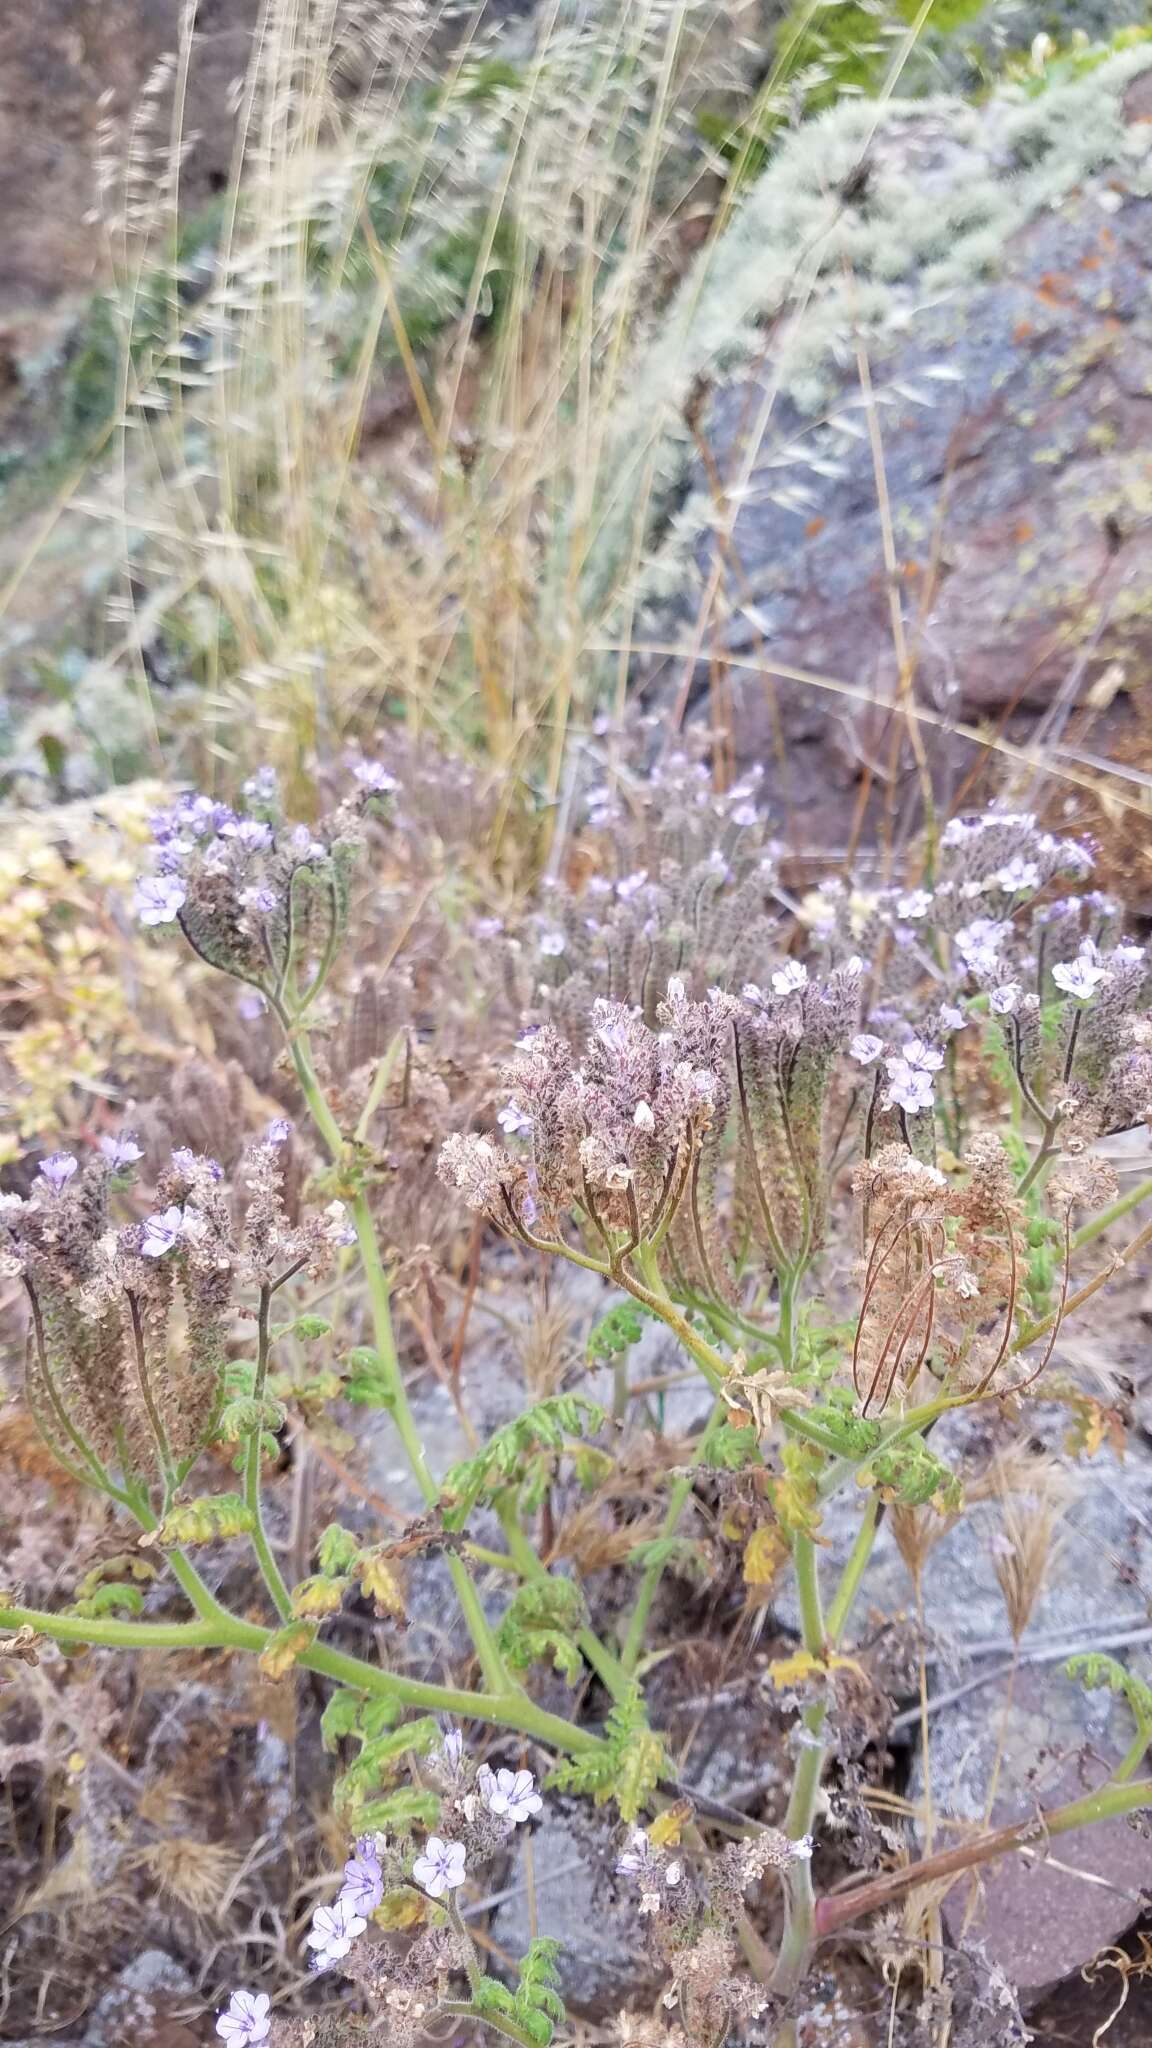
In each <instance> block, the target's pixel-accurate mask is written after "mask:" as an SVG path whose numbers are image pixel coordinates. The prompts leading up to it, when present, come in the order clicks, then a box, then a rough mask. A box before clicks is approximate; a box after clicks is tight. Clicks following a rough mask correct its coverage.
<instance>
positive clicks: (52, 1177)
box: [40, 1152, 79, 1195]
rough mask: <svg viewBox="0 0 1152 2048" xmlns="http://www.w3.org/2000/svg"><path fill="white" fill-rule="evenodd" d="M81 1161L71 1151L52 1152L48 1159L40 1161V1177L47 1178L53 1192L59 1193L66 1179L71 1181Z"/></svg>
mask: <svg viewBox="0 0 1152 2048" xmlns="http://www.w3.org/2000/svg"><path fill="white" fill-rule="evenodd" d="M78 1164H79V1161H78V1160H77V1159H76V1158H74V1156H73V1154H72V1153H71V1152H50V1153H49V1154H48V1157H47V1159H42V1160H41V1161H40V1178H41V1180H46V1181H47V1183H48V1185H49V1187H50V1188H51V1189H52V1192H53V1194H55V1195H58V1194H59V1193H60V1190H61V1188H62V1187H63V1186H64V1184H65V1182H66V1181H70V1180H71V1178H72V1175H73V1174H74V1173H75V1171H76V1168H77V1166H78Z"/></svg>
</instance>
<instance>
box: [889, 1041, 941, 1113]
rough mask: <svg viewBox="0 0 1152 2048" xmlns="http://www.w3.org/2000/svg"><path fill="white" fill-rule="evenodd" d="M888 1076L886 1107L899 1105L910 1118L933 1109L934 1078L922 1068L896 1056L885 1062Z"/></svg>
mask: <svg viewBox="0 0 1152 2048" xmlns="http://www.w3.org/2000/svg"><path fill="white" fill-rule="evenodd" d="M884 1065H885V1068H886V1070H887V1074H888V1088H887V1092H886V1094H885V1097H884V1102H885V1107H886V1108H888V1109H891V1108H892V1107H893V1105H894V1104H895V1105H898V1106H899V1107H900V1108H901V1109H903V1110H906V1111H907V1112H908V1114H909V1116H916V1115H918V1114H919V1112H920V1111H921V1110H923V1109H931V1107H932V1103H933V1100H934V1095H933V1087H932V1076H931V1074H930V1073H926V1072H925V1071H924V1069H923V1068H922V1067H917V1066H913V1065H912V1063H911V1061H909V1060H907V1059H902V1058H900V1057H899V1055H896V1056H894V1057H892V1058H890V1059H886V1060H885V1062H884Z"/></svg>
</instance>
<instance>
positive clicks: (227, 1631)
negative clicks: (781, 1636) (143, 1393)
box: [0, 1558, 600, 1755]
mask: <svg viewBox="0 0 1152 2048" xmlns="http://www.w3.org/2000/svg"><path fill="white" fill-rule="evenodd" d="M169 1562H170V1563H171V1564H172V1567H173V1570H174V1571H176V1567H177V1560H176V1559H175V1558H170V1559H169ZM181 1562H182V1563H183V1564H185V1565H187V1561H186V1560H181ZM187 1570H188V1572H189V1573H190V1574H191V1579H192V1580H195V1581H196V1583H197V1585H199V1584H200V1582H199V1580H198V1578H197V1574H196V1573H195V1572H194V1571H193V1569H192V1567H191V1566H187ZM177 1576H178V1577H180V1576H181V1575H180V1573H179V1572H177ZM181 1583H184V1580H183V1578H181ZM201 1591H202V1593H203V1594H206V1595H207V1600H206V1602H205V1605H206V1606H207V1608H208V1610H209V1611H208V1612H207V1613H202V1614H201V1618H200V1619H199V1620H197V1621H182V1622H165V1621H128V1620H123V1619H121V1618H120V1617H118V1616H114V1617H108V1618H101V1619H88V1618H87V1617H85V1616H83V1615H77V1614H47V1613H43V1612H41V1611H40V1610H39V1609H38V1608H33V1607H18V1606H14V1605H5V1606H3V1607H0V1628H11V1629H18V1628H25V1627H27V1628H32V1629H34V1630H35V1631H36V1633H37V1635H43V1636H50V1637H51V1638H52V1640H53V1641H54V1642H59V1643H85V1644H88V1645H89V1646H90V1647H92V1648H97V1649H119V1650H180V1649H216V1650H246V1651H249V1652H251V1653H253V1654H255V1655H257V1656H258V1655H259V1654H260V1652H261V1651H262V1650H264V1649H266V1648H267V1645H268V1644H269V1642H270V1641H271V1639H272V1634H273V1631H272V1630H270V1629H266V1628H260V1627H258V1626H257V1625H256V1624H255V1623H253V1622H247V1621H242V1620H241V1619H240V1617H239V1615H235V1614H230V1613H229V1612H228V1610H227V1609H226V1608H224V1607H221V1606H220V1605H219V1603H218V1602H216V1601H215V1600H214V1599H213V1596H212V1595H211V1594H210V1593H208V1592H207V1588H206V1587H202V1588H201ZM189 1597H193V1596H192V1594H191V1591H190V1589H189ZM197 1604H198V1605H199V1604H200V1603H199V1601H198V1602H197ZM297 1663H298V1664H299V1665H300V1667H301V1668H302V1669H303V1670H306V1671H316V1672H319V1673H320V1675H321V1677H324V1678H331V1679H333V1680H334V1681H335V1683H336V1684H338V1685H347V1686H350V1687H352V1689H353V1690H354V1691H356V1692H367V1693H378V1694H382V1695H384V1696H386V1697H387V1698H390V1699H392V1700H395V1701H396V1702H397V1703H398V1704H399V1705H400V1706H405V1707H416V1708H419V1709H420V1711H421V1712H423V1713H433V1714H436V1713H440V1714H456V1715H459V1716H460V1717H461V1718H462V1719H467V1720H474V1721H488V1722H491V1723H492V1725H493V1726H494V1727H498V1728H511V1729H514V1730H515V1731H516V1732H517V1733H519V1734H522V1735H528V1736H530V1737H532V1738H533V1740H535V1741H537V1742H540V1743H542V1744H544V1745H545V1747H546V1748H549V1749H557V1750H561V1751H562V1752H564V1754H566V1755H577V1754H582V1753H584V1752H586V1751H589V1750H595V1749H598V1748H599V1747H600V1738H599V1737H598V1736H596V1735H592V1734H589V1733H588V1732H587V1730H585V1729H583V1728H577V1727H575V1726H573V1724H572V1723H571V1722H569V1721H565V1720H564V1719H563V1718H562V1717H561V1716H560V1715H559V1714H550V1713H548V1712H546V1711H545V1709H544V1708H543V1707H538V1706H537V1705H536V1704H535V1702H534V1701H533V1700H530V1699H529V1698H528V1696H527V1694H526V1693H525V1692H523V1691H521V1690H520V1689H519V1688H515V1689H512V1690H505V1691H503V1692H499V1693H496V1692H492V1693H488V1692H470V1691H468V1690H467V1689H466V1688H464V1687H459V1686H445V1685H426V1684H425V1683H424V1682H423V1681H422V1680H418V1679H413V1678H407V1677H403V1676H401V1675H400V1674H399V1673H398V1672H393V1671H385V1670H382V1669H381V1667H380V1666H379V1665H378V1664H366V1663H365V1662H364V1661H363V1660H362V1659H361V1658H359V1657H350V1656H346V1655H345V1653H344V1652H343V1651H341V1650H330V1649H328V1648H326V1647H325V1646H324V1645H323V1644H321V1643H313V1644H311V1645H310V1647H309V1648H308V1649H307V1650H305V1651H304V1652H303V1654H302V1655H301V1656H300V1657H298V1658H297Z"/></svg>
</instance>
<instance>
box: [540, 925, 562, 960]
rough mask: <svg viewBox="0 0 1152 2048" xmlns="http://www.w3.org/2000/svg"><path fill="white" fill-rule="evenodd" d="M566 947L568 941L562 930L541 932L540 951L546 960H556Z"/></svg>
mask: <svg viewBox="0 0 1152 2048" xmlns="http://www.w3.org/2000/svg"><path fill="white" fill-rule="evenodd" d="M567 949H568V941H567V939H566V938H565V936H564V934H563V932H558V931H551V932H543V933H541V937H540V951H541V952H542V953H543V955H544V957H545V959H546V960H558V959H559V958H560V955H561V953H564V952H566V951H567Z"/></svg>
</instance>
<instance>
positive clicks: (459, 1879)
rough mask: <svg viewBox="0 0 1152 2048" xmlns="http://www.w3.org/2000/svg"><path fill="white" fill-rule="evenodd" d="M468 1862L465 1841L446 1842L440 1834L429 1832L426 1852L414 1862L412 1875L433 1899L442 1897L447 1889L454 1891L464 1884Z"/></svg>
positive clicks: (425, 1846)
mask: <svg viewBox="0 0 1152 2048" xmlns="http://www.w3.org/2000/svg"><path fill="white" fill-rule="evenodd" d="M466 1863H467V1850H466V1849H465V1847H464V1844H463V1842H444V1841H441V1839H440V1836H439V1835H429V1837H428V1840H427V1841H426V1842H425V1844H424V1853H423V1855H422V1856H418V1857H417V1858H416V1861H415V1863H414V1864H413V1865H412V1875H413V1877H414V1878H415V1880H416V1882H417V1884H418V1885H419V1886H420V1888H421V1890H422V1891H426V1892H427V1894H428V1896H429V1898H430V1899H441V1898H443V1896H444V1894H445V1892H449V1891H455V1890H456V1888H457V1886H458V1885H462V1884H463V1882H464V1879H465V1876H466V1874H467V1873H466V1869H465V1865H466Z"/></svg>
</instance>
